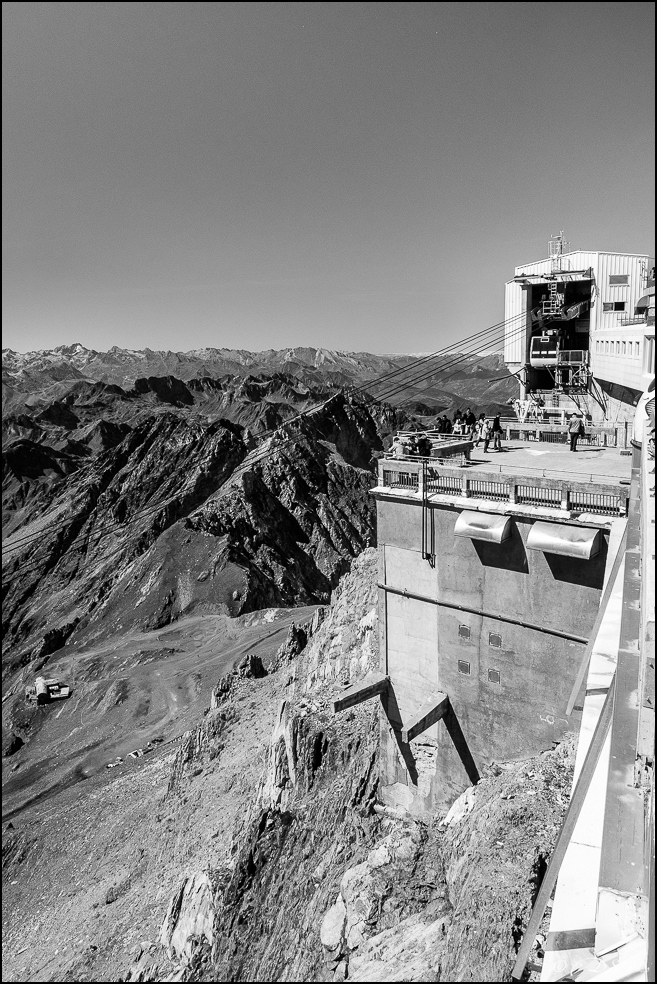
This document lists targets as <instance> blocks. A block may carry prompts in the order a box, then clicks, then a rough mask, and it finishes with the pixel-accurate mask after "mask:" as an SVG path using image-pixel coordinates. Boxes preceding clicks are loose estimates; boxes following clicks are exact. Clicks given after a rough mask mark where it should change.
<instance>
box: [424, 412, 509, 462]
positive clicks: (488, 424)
mask: <svg viewBox="0 0 657 984" xmlns="http://www.w3.org/2000/svg"><path fill="white" fill-rule="evenodd" d="M438 430H439V431H440V433H441V434H455V435H457V436H458V435H462V436H463V437H468V438H470V440H472V441H473V442H474V446H475V447H476V448H478V447H479V445H480V444H483V446H484V452H486V451H488V445H489V444H490V443H491V441H492V442H493V451H501V450H502V422H501V420H500V415H499V413H498V414H496V415H495V416H494V417H490V416H487V415H486V414H485V413H480V414H479V416H478V417H476V416H475V415H474V413H473V412H472V410H471V409H470V407H467V408H466V409H465V411H463V412H462V411H461V410H457V411H456V412H455V413H454V418H453V420H452V421H450V420H449V418H448V417H446V416H445V414H443V416H442V417H441V419H440V422H439V425H438Z"/></svg>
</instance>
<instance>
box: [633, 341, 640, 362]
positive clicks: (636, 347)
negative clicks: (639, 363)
mask: <svg viewBox="0 0 657 984" xmlns="http://www.w3.org/2000/svg"><path fill="white" fill-rule="evenodd" d="M640 346H641V342H635V343H634V358H635V359H638V358H639V355H640V353H641V348H640Z"/></svg>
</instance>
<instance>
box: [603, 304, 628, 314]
mask: <svg viewBox="0 0 657 984" xmlns="http://www.w3.org/2000/svg"><path fill="white" fill-rule="evenodd" d="M602 310H603V311H607V312H609V311H624V310H625V301H603V304H602Z"/></svg>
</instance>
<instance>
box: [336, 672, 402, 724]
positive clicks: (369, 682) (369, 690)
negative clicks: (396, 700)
mask: <svg viewBox="0 0 657 984" xmlns="http://www.w3.org/2000/svg"><path fill="white" fill-rule="evenodd" d="M389 683H390V678H389V677H387V676H386V675H385V674H384V673H368V674H367V676H366V677H364V678H363V679H362V680H359V681H358V683H356V684H354V686H353V687H349V689H348V690H345V691H344V693H343V694H342V696H341V697H336V699H335V700H334V701H333V713H334V714H337V713H338V712H339V711H345V710H346V709H347V708H348V707H353V706H354V705H355V704H362V702H363V701H365V700H369V699H370V697H376V695H377V694H383V693H385V692H386V691H387V689H388V685H389Z"/></svg>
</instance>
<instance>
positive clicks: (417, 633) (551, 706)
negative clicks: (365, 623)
mask: <svg viewBox="0 0 657 984" xmlns="http://www.w3.org/2000/svg"><path fill="white" fill-rule="evenodd" d="M530 460H531V459H530ZM414 467H415V470H416V473H417V480H416V481H415V480H413V476H412V475H410V472H411V471H412V470H413V468H414ZM402 468H404V469H406V471H407V472H408V473H409V475H407V476H404V475H401V474H400V470H401V469H402ZM434 472H435V474H434ZM434 472H432V471H431V469H429V470H427V467H426V465H425V466H422V463H417V464H416V465H415V466H413V465H412V464H411V463H409V462H405V463H401V464H398V463H395V462H390V461H387V460H383V461H381V462H380V472H379V484H378V485H377V487H376V488H375V489H374V490H373V493H372V494H373V495H374V496H375V497H376V500H377V519H378V543H379V626H380V628H379V631H380V652H381V664H380V671H381V674H382V675H383V676H385V677H387V678H388V679H389V684H388V687H387V689H386V691H385V694H384V695H383V696H382V703H383V709H382V719H381V721H382V723H381V787H380V788H381V798H382V800H383V802H384V803H385V804H386V805H387V806H389V807H391V808H393V809H403V810H406V811H408V812H410V813H413V814H416V815H423V814H424V815H428V814H434V813H435V812H436V811H437V810H441V809H447V808H448V807H449V806H450V805H451V803H452V802H453V800H454V799H455V798H456V797H457V796H458V795H459V794H460V793H461V792H462V791H463V790H464V789H465V788H467V786H468V785H470V784H471V783H472V782H473V781H476V780H477V778H478V775H479V770H480V769H481V767H482V766H483V765H484V764H486V763H489V762H491V761H493V760H497V761H504V760H512V759H516V758H525V757H527V756H529V755H533V754H537V753H538V752H540V751H543V750H544V749H546V748H549V747H550V746H551V744H552V743H553V742H555V741H559V740H561V738H562V737H563V735H564V734H565V732H567V731H571V730H577V729H578V727H579V721H580V718H581V711H582V705H583V701H584V696H583V692H582V694H581V695H580V696H579V699H578V701H577V703H576V704H575V706H574V708H573V710H572V712H571V713H570V714H568V713H566V711H567V705H568V701H569V698H570V695H571V690H572V687H573V684H574V681H575V678H576V676H577V671H578V668H579V667H580V665H581V661H582V654H583V652H584V648H585V646H586V644H587V641H588V637H589V634H590V632H591V629H592V628H593V626H594V623H595V621H596V616H597V613H598V607H599V603H600V598H601V593H602V589H603V584H604V580H605V572H606V571H607V573H608V567H610V566H611V564H612V563H613V560H614V555H612V556H611V558H609V537H610V532H611V530H612V527H614V526H615V525H616V524H618V523H620V524H621V525H624V523H625V519H624V518H623V516H622V514H623V512H624V511H625V502H626V498H625V497H624V495H623V492H622V491H621V488H619V486H618V485H616V486H614V485H613V483H612V482H611V481H610V480H605V479H603V478H601V480H600V482H599V483H597V482H596V483H593V482H592V481H591V476H587V479H588V481H587V482H586V489H587V492H586V495H587V496H588V498H587V499H586V502H587V504H588V505H587V509H589V510H590V511H587V513H585V514H584V513H583V512H582V510H581V509H579V510H578V509H576V508H575V504H576V502H577V496H578V495H580V494H584V493H579V492H578V491H577V490H578V488H579V484H578V482H577V479H578V477H579V476H577V475H574V476H572V478H571V479H570V480H569V481H566V482H564V480H563V479H561V480H559V479H557V478H555V479H553V478H551V477H550V476H546V475H540V476H531V477H530V476H526V477H523V476H520V475H517V474H515V473H513V472H512V471H509V472H508V473H506V470H505V473H503V474H500V473H499V472H497V473H486V472H479V471H478V468H456V467H454V468H449V466H439V467H438V468H437V469H435V470H434ZM493 479H495V480H493ZM582 487H583V486H582ZM435 488H439V491H436V492H433V491H431V489H435ZM467 491H470V492H475V495H469V496H468V495H467V494H464V493H467ZM619 495H620V498H618V496H619ZM487 496H488V497H490V498H487ZM532 497H533V498H534V500H535V501H534V502H531V501H528V500H530V499H532ZM541 503H542V504H543V505H541ZM596 503H597V505H596ZM618 503H620V505H618ZM564 506H565V507H564ZM596 508H597V509H599V510H600V513H599V514H597V515H596V514H595V509H596ZM614 510H616V517H617V518H616V519H614V518H613V515H611V514H612V513H613V512H614ZM605 512H606V513H607V515H605ZM427 515H429V517H430V518H429V520H427ZM478 516H480V517H481V519H480V520H478V518H477V517H478ZM498 519H499V522H498ZM427 528H430V530H431V537H432V541H431V543H430V544H429V545H428V544H427V542H426V539H427V536H426V530H427ZM533 530H536V531H537V535H536V536H535V537H534V538H533V539H534V541H535V542H536V543H538V544H539V548H538V549H537V548H532V544H531V543H528V540H530V537H531V536H532V531H533ZM539 530H540V536H539V535H538V531H539ZM546 530H547V532H548V533H549V534H551V535H549V536H548V535H547V534H546ZM498 533H499V536H498V535H497V534H498ZM541 545H544V548H542V546H541ZM428 695H431V696H429V697H428Z"/></svg>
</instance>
